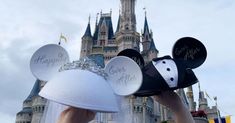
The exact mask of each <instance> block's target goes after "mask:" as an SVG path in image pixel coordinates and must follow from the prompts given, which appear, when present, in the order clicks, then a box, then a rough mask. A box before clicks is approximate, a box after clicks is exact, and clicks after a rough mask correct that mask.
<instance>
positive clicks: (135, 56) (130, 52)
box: [117, 49, 144, 68]
mask: <svg viewBox="0 0 235 123" xmlns="http://www.w3.org/2000/svg"><path fill="white" fill-rule="evenodd" d="M117 56H126V57H129V58H131V59H132V60H134V61H135V62H136V63H137V64H138V65H139V66H140V68H143V67H144V59H143V57H142V55H141V54H140V53H139V52H138V51H136V50H134V49H125V50H123V51H121V52H119V53H118V55H117Z"/></svg>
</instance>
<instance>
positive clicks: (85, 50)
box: [80, 17, 93, 57]
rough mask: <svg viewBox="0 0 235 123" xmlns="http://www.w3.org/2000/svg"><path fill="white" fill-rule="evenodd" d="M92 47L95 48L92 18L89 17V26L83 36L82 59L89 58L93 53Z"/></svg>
mask: <svg viewBox="0 0 235 123" xmlns="http://www.w3.org/2000/svg"><path fill="white" fill-rule="evenodd" d="M92 46H93V39H92V35H91V26H90V17H89V22H88V24H87V28H86V31H85V33H84V35H83V36H82V45H81V52H80V57H84V56H88V55H89V54H90V53H91V52H92Z"/></svg>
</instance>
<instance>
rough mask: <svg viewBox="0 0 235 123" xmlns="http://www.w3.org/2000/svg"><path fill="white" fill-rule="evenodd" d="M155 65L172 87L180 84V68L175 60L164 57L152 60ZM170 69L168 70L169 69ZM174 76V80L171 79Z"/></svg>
mask: <svg viewBox="0 0 235 123" xmlns="http://www.w3.org/2000/svg"><path fill="white" fill-rule="evenodd" d="M152 63H153V65H154V67H155V68H156V69H157V71H158V72H159V73H160V74H161V76H162V77H163V78H164V80H165V81H166V83H167V84H168V86H169V87H170V88H173V87H177V85H178V70H177V66H176V64H175V62H174V61H173V60H170V59H163V60H159V61H156V62H155V61H152ZM167 69H168V70H167ZM172 78H173V81H172V80H171V79H172Z"/></svg>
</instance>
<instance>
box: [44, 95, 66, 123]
mask: <svg viewBox="0 0 235 123" xmlns="http://www.w3.org/2000/svg"><path fill="white" fill-rule="evenodd" d="M67 107H68V106H65V105H62V104H59V103H56V102H53V101H49V100H48V102H47V104H46V108H45V110H44V113H43V116H42V119H41V121H40V123H57V121H58V118H59V116H60V113H61V112H62V111H64V110H65V109H66V108H67Z"/></svg>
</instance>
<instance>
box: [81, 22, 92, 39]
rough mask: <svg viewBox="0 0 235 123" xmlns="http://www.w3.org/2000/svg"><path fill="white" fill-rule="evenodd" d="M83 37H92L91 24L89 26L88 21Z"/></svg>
mask: <svg viewBox="0 0 235 123" xmlns="http://www.w3.org/2000/svg"><path fill="white" fill-rule="evenodd" d="M83 37H92V35H91V26H90V22H89V23H88V25H87V28H86V31H85V33H84V35H83Z"/></svg>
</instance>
